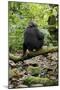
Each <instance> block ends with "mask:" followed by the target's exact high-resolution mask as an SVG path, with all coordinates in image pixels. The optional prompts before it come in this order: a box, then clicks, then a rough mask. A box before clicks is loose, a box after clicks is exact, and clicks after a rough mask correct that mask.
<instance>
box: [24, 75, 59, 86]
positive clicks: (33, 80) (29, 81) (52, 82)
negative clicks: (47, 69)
mask: <svg viewBox="0 0 60 90" xmlns="http://www.w3.org/2000/svg"><path fill="white" fill-rule="evenodd" d="M23 84H25V85H27V86H28V87H30V86H32V85H33V84H42V85H43V86H54V85H58V81H57V80H51V79H49V78H46V77H45V78H41V77H34V76H29V77H26V78H24V80H23Z"/></svg>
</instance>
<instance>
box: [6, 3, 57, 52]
mask: <svg viewBox="0 0 60 90" xmlns="http://www.w3.org/2000/svg"><path fill="white" fill-rule="evenodd" d="M8 6H9V7H8V29H9V30H8V34H9V36H8V39H9V40H8V41H9V51H10V52H12V53H16V52H19V51H20V50H22V48H23V45H22V44H23V41H24V31H25V30H26V27H27V26H28V24H29V22H30V21H31V20H32V21H34V22H35V23H36V24H37V25H38V28H39V30H40V31H41V32H43V33H44V46H57V45H58V5H56V4H55V5H54V4H39V3H24V2H23V3H22V2H9V3H8Z"/></svg>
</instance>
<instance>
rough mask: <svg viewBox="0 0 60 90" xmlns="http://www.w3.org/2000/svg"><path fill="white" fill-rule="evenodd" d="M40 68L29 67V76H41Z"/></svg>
mask: <svg viewBox="0 0 60 90" xmlns="http://www.w3.org/2000/svg"><path fill="white" fill-rule="evenodd" d="M40 71H41V70H40V67H33V66H29V67H28V68H27V72H28V74H31V75H33V76H37V75H39V74H40Z"/></svg>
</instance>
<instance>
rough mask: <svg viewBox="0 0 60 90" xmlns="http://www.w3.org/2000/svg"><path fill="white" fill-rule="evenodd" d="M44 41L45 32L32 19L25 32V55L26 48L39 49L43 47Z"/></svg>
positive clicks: (29, 49) (24, 52)
mask: <svg viewBox="0 0 60 90" xmlns="http://www.w3.org/2000/svg"><path fill="white" fill-rule="evenodd" d="M43 43H44V34H43V33H42V32H40V31H39V30H38V28H37V25H36V24H35V23H34V22H32V21H31V22H30V24H29V25H28V27H27V29H26V30H25V32H24V43H23V55H25V54H26V50H28V51H33V50H36V51H37V50H38V49H39V48H42V46H43Z"/></svg>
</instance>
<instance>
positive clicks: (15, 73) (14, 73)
mask: <svg viewBox="0 0 60 90" xmlns="http://www.w3.org/2000/svg"><path fill="white" fill-rule="evenodd" d="M22 76H23V73H21V72H19V70H18V69H17V68H14V69H11V70H9V77H10V78H11V77H15V78H19V77H22Z"/></svg>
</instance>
